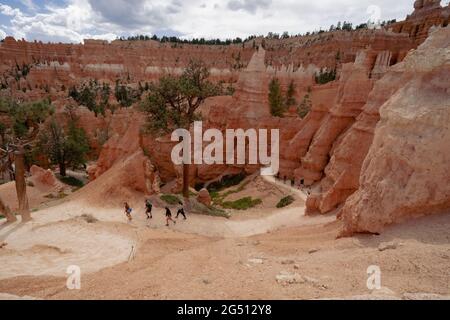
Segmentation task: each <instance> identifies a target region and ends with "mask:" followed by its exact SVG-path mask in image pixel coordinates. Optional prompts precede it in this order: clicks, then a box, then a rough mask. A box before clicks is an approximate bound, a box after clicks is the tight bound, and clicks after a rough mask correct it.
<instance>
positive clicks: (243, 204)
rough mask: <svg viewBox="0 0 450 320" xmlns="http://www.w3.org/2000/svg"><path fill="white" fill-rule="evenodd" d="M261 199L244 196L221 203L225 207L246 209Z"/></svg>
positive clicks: (257, 203)
mask: <svg viewBox="0 0 450 320" xmlns="http://www.w3.org/2000/svg"><path fill="white" fill-rule="evenodd" d="M261 203H262V200H261V199H253V198H252V197H245V198H242V199H239V200H236V201H226V202H224V203H223V204H222V206H223V207H224V208H225V209H234V210H248V209H251V208H253V207H256V206H257V205H259V204H261Z"/></svg>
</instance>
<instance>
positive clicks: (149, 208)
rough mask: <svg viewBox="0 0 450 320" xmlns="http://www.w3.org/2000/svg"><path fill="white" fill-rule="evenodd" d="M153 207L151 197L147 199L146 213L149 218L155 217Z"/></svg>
mask: <svg viewBox="0 0 450 320" xmlns="http://www.w3.org/2000/svg"><path fill="white" fill-rule="evenodd" d="M152 209H153V204H152V203H151V201H150V199H147V201H145V214H146V215H147V220H149V219H153V215H152Z"/></svg>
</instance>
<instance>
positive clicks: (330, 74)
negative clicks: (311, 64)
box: [316, 69, 336, 84]
mask: <svg viewBox="0 0 450 320" xmlns="http://www.w3.org/2000/svg"><path fill="white" fill-rule="evenodd" d="M334 80H336V69H332V70H329V71H328V70H327V69H320V72H319V73H317V74H316V83H317V84H326V83H328V82H331V81H334Z"/></svg>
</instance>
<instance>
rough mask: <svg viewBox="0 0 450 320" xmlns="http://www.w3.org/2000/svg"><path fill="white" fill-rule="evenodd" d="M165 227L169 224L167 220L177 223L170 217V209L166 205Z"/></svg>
mask: <svg viewBox="0 0 450 320" xmlns="http://www.w3.org/2000/svg"><path fill="white" fill-rule="evenodd" d="M166 221H167V223H166V227H168V226H169V221H172V222H173V224H177V222H176V221H175V220H173V219H172V211H170V209H169V208H167V207H166Z"/></svg>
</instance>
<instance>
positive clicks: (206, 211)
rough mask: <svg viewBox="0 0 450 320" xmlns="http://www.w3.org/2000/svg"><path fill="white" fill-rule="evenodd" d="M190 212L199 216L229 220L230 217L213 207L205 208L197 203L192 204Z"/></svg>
mask: <svg viewBox="0 0 450 320" xmlns="http://www.w3.org/2000/svg"><path fill="white" fill-rule="evenodd" d="M192 212H194V213H196V214H201V215H207V216H212V217H223V218H227V219H228V218H229V217H230V215H229V214H228V213H227V212H225V211H224V210H222V209H218V208H215V207H213V206H205V205H204V204H202V203H199V202H197V201H193V202H192Z"/></svg>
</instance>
